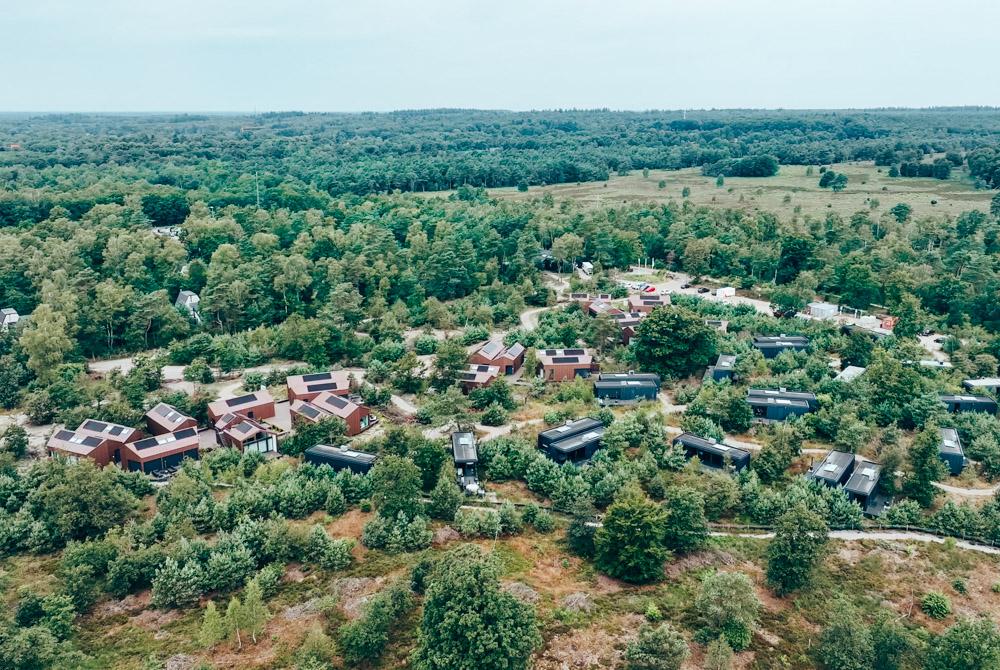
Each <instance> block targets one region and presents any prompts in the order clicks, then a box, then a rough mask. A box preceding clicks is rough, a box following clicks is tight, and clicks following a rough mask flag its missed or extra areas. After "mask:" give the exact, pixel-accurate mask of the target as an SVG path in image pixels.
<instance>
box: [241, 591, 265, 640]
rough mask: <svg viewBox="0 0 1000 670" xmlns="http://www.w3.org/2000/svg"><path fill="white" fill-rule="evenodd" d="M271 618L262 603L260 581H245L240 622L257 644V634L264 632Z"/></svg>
mask: <svg viewBox="0 0 1000 670" xmlns="http://www.w3.org/2000/svg"><path fill="white" fill-rule="evenodd" d="M270 618H271V613H270V612H269V611H268V609H267V605H266V604H264V594H263V593H262V592H261V589H260V583H259V582H258V581H257V580H256V579H251V580H250V581H249V582H247V586H246V588H245V589H244V590H243V604H242V607H241V614H240V622H241V623H242V624H243V626H244V628H246V631H247V632H248V633H249V634H250V639H251V640H253V643H254V644H257V636H258V635H260V634H261V633H263V632H264V627H265V626H266V625H267V622H268V621H269V620H270Z"/></svg>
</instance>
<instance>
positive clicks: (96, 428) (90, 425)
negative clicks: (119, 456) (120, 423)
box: [83, 420, 108, 433]
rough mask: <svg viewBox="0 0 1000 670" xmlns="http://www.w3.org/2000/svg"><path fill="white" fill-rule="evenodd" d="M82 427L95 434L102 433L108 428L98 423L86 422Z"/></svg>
mask: <svg viewBox="0 0 1000 670" xmlns="http://www.w3.org/2000/svg"><path fill="white" fill-rule="evenodd" d="M83 427H84V428H86V429H87V430H92V431H94V432H95V433H103V432H104V430H105V429H106V428H107V427H108V424H106V423H101V422H100V421H91V420H88V421H85V422H84V423H83Z"/></svg>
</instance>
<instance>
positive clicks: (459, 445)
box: [451, 431, 482, 494]
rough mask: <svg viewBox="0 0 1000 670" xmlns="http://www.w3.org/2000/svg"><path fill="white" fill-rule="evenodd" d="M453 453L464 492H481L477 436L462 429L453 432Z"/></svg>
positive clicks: (456, 470)
mask: <svg viewBox="0 0 1000 670" xmlns="http://www.w3.org/2000/svg"><path fill="white" fill-rule="evenodd" d="M451 455H452V459H453V460H454V462H455V478H456V480H457V481H458V486H459V488H461V489H462V492H463V493H468V494H479V493H481V492H482V489H481V488H480V486H479V473H478V472H477V470H476V466H477V465H478V463H479V451H478V449H476V436H475V435H473V434H472V433H470V432H467V431H462V432H457V433H452V434H451Z"/></svg>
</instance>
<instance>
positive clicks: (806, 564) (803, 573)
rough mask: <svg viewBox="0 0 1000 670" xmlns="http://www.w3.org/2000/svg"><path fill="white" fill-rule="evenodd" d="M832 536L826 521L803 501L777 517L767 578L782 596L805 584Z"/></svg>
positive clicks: (768, 560)
mask: <svg viewBox="0 0 1000 670" xmlns="http://www.w3.org/2000/svg"><path fill="white" fill-rule="evenodd" d="M828 539H829V534H828V529H827V526H826V522H825V521H824V520H823V518H822V517H821V516H820V515H818V514H816V513H815V512H813V511H811V510H810V509H809V508H808V507H806V506H805V504H804V503H801V502H800V503H797V504H796V505H795V506H794V507H792V508H791V509H790V510H788V511H787V512H785V513H784V514H783V515H781V517H779V518H778V523H777V525H776V526H775V534H774V539H773V540H771V543H770V545H768V547H767V581H768V582H769V583H770V584H771V586H772V587H773V588H774V590H775V591H776V592H777V593H778V594H779V595H784V594H786V593H790V592H791V591H795V590H797V589H800V588H802V587H803V586H805V584H806V582H808V581H809V577H810V576H811V575H812V571H813V569H814V568H815V567H816V565H817V564H818V563H819V561H820V559H821V558H822V557H823V551H824V549H825V548H826V543H827V540H828Z"/></svg>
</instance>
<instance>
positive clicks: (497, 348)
mask: <svg viewBox="0 0 1000 670" xmlns="http://www.w3.org/2000/svg"><path fill="white" fill-rule="evenodd" d="M469 363H471V364H473V365H494V366H496V367H498V368H500V372H501V373H502V374H505V375H512V374H514V373H515V372H517V371H518V370H520V369H521V366H522V365H524V346H523V345H522V344H521V343H520V342H515V343H514V344H512V345H510V346H509V347H505V346H503V343H502V342H500V341H498V340H492V341H490V342H487V343H486V344H484V345H483V346H481V347H479V349H477V350H476V351H475V352H473V354H472V355H471V356H469Z"/></svg>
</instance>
